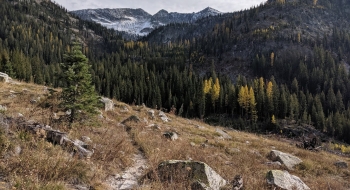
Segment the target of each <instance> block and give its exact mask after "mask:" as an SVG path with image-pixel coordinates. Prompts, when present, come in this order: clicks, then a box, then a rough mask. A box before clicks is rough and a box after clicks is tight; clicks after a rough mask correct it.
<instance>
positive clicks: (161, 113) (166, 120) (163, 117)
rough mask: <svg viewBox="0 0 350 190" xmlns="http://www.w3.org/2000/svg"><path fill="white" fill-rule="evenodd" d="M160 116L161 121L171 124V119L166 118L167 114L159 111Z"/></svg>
mask: <svg viewBox="0 0 350 190" xmlns="http://www.w3.org/2000/svg"><path fill="white" fill-rule="evenodd" d="M158 115H159V117H160V119H161V120H162V121H163V122H169V121H171V119H169V118H168V116H166V115H165V113H164V112H162V111H159V114H158Z"/></svg>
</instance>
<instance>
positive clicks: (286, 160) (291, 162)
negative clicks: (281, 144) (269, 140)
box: [269, 150, 303, 170]
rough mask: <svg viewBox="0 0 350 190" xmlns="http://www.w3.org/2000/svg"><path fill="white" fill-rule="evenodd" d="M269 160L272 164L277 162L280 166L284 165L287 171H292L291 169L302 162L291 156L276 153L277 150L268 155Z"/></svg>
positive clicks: (279, 152)
mask: <svg viewBox="0 0 350 190" xmlns="http://www.w3.org/2000/svg"><path fill="white" fill-rule="evenodd" d="M269 157H270V159H271V160H272V161H274V162H276V161H279V162H281V163H282V164H284V165H285V166H286V167H287V168H288V170H293V167H294V166H296V165H298V164H300V163H302V162H303V161H302V160H301V159H300V158H298V157H296V156H293V155H290V154H287V153H284V152H281V151H278V150H272V151H271V152H270V155H269Z"/></svg>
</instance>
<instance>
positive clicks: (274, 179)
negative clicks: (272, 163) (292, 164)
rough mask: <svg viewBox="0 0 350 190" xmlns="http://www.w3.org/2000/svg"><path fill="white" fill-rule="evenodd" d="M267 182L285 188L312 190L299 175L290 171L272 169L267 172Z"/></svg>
mask: <svg viewBox="0 0 350 190" xmlns="http://www.w3.org/2000/svg"><path fill="white" fill-rule="evenodd" d="M266 178H267V183H268V184H270V185H273V186H275V187H277V188H280V189H283V190H294V189H298V190H310V188H309V187H308V186H307V185H306V184H305V183H304V182H303V181H302V180H301V179H300V178H299V177H297V176H294V175H291V174H289V173H288V171H281V170H271V171H269V172H268V173H267V176H266Z"/></svg>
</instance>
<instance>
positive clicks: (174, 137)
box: [163, 132, 179, 141]
mask: <svg viewBox="0 0 350 190" xmlns="http://www.w3.org/2000/svg"><path fill="white" fill-rule="evenodd" d="M163 136H164V137H165V138H167V139H171V140H172V141H175V140H177V139H178V138H179V136H178V135H177V133H175V132H165V133H163Z"/></svg>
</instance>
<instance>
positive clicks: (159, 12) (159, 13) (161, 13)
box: [153, 9, 169, 16]
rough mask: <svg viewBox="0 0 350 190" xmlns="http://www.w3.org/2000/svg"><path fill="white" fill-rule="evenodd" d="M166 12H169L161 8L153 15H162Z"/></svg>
mask: <svg viewBox="0 0 350 190" xmlns="http://www.w3.org/2000/svg"><path fill="white" fill-rule="evenodd" d="M167 14H169V12H168V11H167V10H164V9H162V10H160V11H158V12H157V13H156V14H154V15H153V16H164V15H167Z"/></svg>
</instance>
